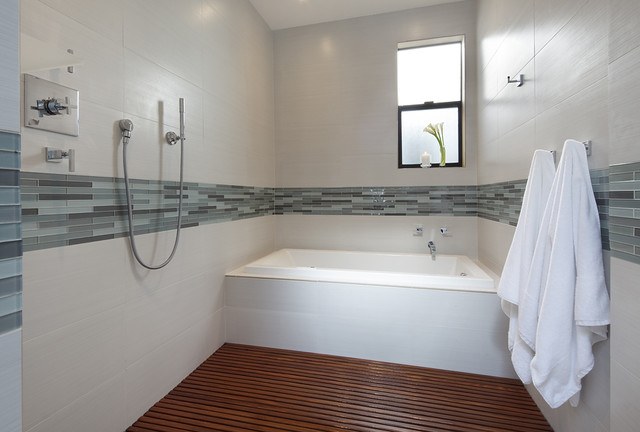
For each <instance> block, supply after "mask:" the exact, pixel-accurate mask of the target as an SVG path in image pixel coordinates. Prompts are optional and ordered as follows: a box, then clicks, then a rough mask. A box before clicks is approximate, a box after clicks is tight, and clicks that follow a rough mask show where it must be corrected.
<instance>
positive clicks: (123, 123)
mask: <svg viewBox="0 0 640 432" xmlns="http://www.w3.org/2000/svg"><path fill="white" fill-rule="evenodd" d="M118 125H119V126H120V130H121V131H122V141H123V142H124V143H125V144H127V143H128V142H129V138H131V131H132V130H133V122H132V121H131V120H129V119H123V120H120V122H119V123H118Z"/></svg>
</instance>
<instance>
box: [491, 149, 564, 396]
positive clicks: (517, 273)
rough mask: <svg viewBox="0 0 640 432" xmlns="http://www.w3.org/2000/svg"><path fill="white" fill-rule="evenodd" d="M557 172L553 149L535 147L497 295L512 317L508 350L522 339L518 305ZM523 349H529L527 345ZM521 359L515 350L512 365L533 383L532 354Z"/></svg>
mask: <svg viewBox="0 0 640 432" xmlns="http://www.w3.org/2000/svg"><path fill="white" fill-rule="evenodd" d="M555 171H556V167H555V164H554V161H553V155H552V154H551V152H550V151H548V150H536V151H535V153H534V154H533V160H532V161H531V168H530V169H529V177H528V179H527V186H526V188H525V191H524V197H523V200H522V209H521V211H520V216H519V217H518V225H517V226H516V231H515V234H514V236H513V241H512V242H511V248H510V249H509V254H508V255H507V260H506V262H505V265H504V269H503V270H502V276H501V278H500V284H499V285H498V296H499V297H500V298H501V300H502V302H501V303H502V310H503V311H504V313H505V314H506V315H507V316H508V317H509V333H508V338H507V344H508V347H509V350H513V347H514V345H515V344H516V341H517V339H518V338H519V335H518V305H519V304H520V298H521V296H522V295H523V289H524V287H525V285H526V282H527V279H528V277H529V272H530V270H531V263H532V260H533V252H534V248H535V245H536V240H537V239H538V232H539V230H540V224H541V222H542V215H543V212H544V209H545V206H546V204H547V201H548V199H549V192H550V191H551V185H552V183H553V179H554V175H555ZM518 343H520V342H518ZM521 348H522V349H526V346H522V347H521ZM520 358H523V357H522V356H518V353H517V352H516V357H512V361H513V366H514V368H515V370H516V372H517V373H518V376H519V377H520V379H521V380H522V381H523V382H524V383H526V384H528V383H530V382H531V373H530V363H531V359H532V358H533V354H532V353H530V354H528V355H527V356H526V357H524V360H523V361H519V359H520Z"/></svg>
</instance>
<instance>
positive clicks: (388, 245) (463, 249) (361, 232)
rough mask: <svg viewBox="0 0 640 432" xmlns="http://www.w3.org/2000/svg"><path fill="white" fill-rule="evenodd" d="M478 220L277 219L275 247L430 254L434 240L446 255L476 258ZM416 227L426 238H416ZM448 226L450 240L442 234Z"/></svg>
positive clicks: (434, 217)
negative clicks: (429, 249) (429, 247)
mask: <svg viewBox="0 0 640 432" xmlns="http://www.w3.org/2000/svg"><path fill="white" fill-rule="evenodd" d="M476 220H477V218H476V217H475V216H474V217H440V216H422V217H421V216H406V217H400V218H395V217H380V216H334V215H332V216H319V215H314V216H309V215H282V216H278V217H277V218H276V224H277V225H276V226H277V231H276V248H277V249H281V248H301V249H342V250H359V251H379V252H413V253H425V254H426V253H427V246H426V244H427V242H428V241H429V240H434V241H435V243H436V245H437V247H438V252H440V253H443V254H457V255H467V256H469V257H471V258H472V259H475V257H476V256H477V242H476V239H477V222H476ZM416 224H421V225H423V227H424V236H423V237H414V236H413V230H414V228H415V225H416ZM442 226H446V227H448V228H449V232H450V233H451V236H450V237H442V236H441V235H440V231H439V229H440V227H442Z"/></svg>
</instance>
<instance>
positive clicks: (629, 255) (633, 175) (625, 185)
mask: <svg viewBox="0 0 640 432" xmlns="http://www.w3.org/2000/svg"><path fill="white" fill-rule="evenodd" d="M609 181H610V183H609V189H610V192H609V205H610V208H609V217H610V219H609V229H610V237H611V238H610V240H611V254H612V255H613V256H615V257H616V258H620V259H623V260H626V261H630V262H632V263H635V264H640V162H635V163H628V164H622V165H612V166H611V167H610V175H609Z"/></svg>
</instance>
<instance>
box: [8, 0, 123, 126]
mask: <svg viewBox="0 0 640 432" xmlns="http://www.w3.org/2000/svg"><path fill="white" fill-rule="evenodd" d="M20 21H21V32H22V33H24V34H26V35H29V36H31V37H33V38H35V39H38V40H41V41H43V42H45V43H47V44H49V45H51V46H53V47H55V48H57V49H59V50H60V51H63V52H64V51H66V50H67V49H73V51H74V55H76V56H77V57H78V58H80V59H82V64H81V65H79V66H76V67H75V69H74V73H72V74H70V73H67V71H66V69H53V70H51V71H38V72H30V71H25V72H29V73H31V74H32V75H36V76H38V77H40V78H44V79H48V80H50V81H55V82H57V83H59V84H62V85H64V86H67V87H71V88H74V89H76V90H79V91H80V116H81V117H82V102H84V101H90V102H93V103H95V104H100V105H102V106H104V107H108V108H112V109H115V110H122V101H123V89H122V80H123V73H124V65H123V59H122V44H121V43H118V42H114V41H113V40H111V39H109V38H108V37H105V36H104V35H102V34H99V33H96V32H95V31H93V30H91V29H90V28H87V27H85V26H83V25H81V24H80V23H78V22H77V21H75V20H74V19H72V18H69V17H68V16H65V15H63V14H61V13H60V12H58V11H56V10H55V9H52V8H50V7H49V6H46V5H45V4H43V3H42V2H40V1H39V0H23V1H22V12H21V20H20ZM44 27H46V28H47V32H46V36H45V35H43V33H42V28H44ZM116 32H117V31H116ZM22 55H23V57H25V56H26V55H27V54H26V53H22ZM30 103H31V104H33V102H30Z"/></svg>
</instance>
